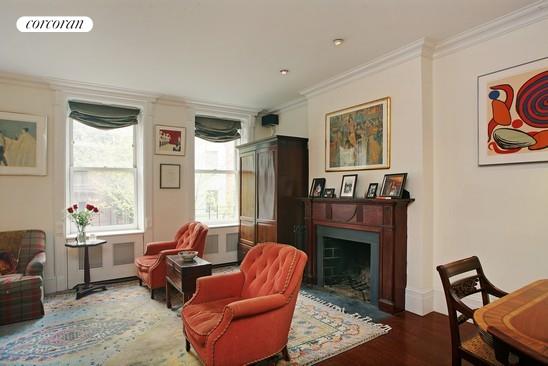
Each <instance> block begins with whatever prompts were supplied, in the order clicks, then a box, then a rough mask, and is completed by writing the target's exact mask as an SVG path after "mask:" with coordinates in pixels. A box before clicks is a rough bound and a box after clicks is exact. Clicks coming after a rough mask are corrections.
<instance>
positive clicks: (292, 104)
mask: <svg viewBox="0 0 548 366" xmlns="http://www.w3.org/2000/svg"><path fill="white" fill-rule="evenodd" d="M306 103H307V99H306V98H305V97H298V98H296V99H293V100H290V101H289V102H287V103H283V104H280V105H279V106H277V107H274V108H270V109H267V110H266V111H263V112H261V113H260V114H259V115H261V116H263V115H265V114H270V113H282V112H287V111H290V110H292V109H296V108H300V107H303V106H305V105H306Z"/></svg>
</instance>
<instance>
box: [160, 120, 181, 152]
mask: <svg viewBox="0 0 548 366" xmlns="http://www.w3.org/2000/svg"><path fill="white" fill-rule="evenodd" d="M185 131H186V130H185V128H184V127H170V126H159V125H157V126H156V141H155V145H156V154H162V155H181V156H183V155H185V139H186V132H185Z"/></svg>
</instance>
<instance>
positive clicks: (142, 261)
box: [135, 255, 158, 273]
mask: <svg viewBox="0 0 548 366" xmlns="http://www.w3.org/2000/svg"><path fill="white" fill-rule="evenodd" d="M157 260H158V256H157V255H143V256H141V257H137V258H135V265H136V266H137V269H138V270H139V271H141V272H145V273H148V271H149V270H150V267H152V266H153V265H154V263H156V261H157Z"/></svg>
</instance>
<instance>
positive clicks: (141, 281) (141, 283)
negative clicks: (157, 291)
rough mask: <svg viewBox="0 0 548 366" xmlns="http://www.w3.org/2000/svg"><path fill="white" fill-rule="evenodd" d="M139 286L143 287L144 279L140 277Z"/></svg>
mask: <svg viewBox="0 0 548 366" xmlns="http://www.w3.org/2000/svg"><path fill="white" fill-rule="evenodd" d="M139 286H141V287H143V280H142V279H140V278H139Z"/></svg>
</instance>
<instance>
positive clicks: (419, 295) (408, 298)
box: [405, 287, 434, 316]
mask: <svg viewBox="0 0 548 366" xmlns="http://www.w3.org/2000/svg"><path fill="white" fill-rule="evenodd" d="M405 310H407V311H410V312H412V313H414V314H417V315H421V316H423V315H426V314H428V313H431V312H432V311H434V291H433V290H432V289H415V288H410V287H408V288H406V289H405Z"/></svg>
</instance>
